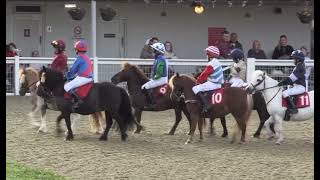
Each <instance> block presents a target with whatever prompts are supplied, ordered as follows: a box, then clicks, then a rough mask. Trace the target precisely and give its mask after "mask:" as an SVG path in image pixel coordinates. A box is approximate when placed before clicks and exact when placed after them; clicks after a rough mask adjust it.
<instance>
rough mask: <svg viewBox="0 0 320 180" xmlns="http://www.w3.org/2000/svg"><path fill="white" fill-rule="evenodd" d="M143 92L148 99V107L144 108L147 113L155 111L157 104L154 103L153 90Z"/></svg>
mask: <svg viewBox="0 0 320 180" xmlns="http://www.w3.org/2000/svg"><path fill="white" fill-rule="evenodd" d="M143 92H144V93H145V94H146V97H147V103H148V105H147V106H145V107H143V109H144V110H146V111H153V110H155V108H156V107H155V106H156V103H155V102H154V99H153V96H152V89H143Z"/></svg>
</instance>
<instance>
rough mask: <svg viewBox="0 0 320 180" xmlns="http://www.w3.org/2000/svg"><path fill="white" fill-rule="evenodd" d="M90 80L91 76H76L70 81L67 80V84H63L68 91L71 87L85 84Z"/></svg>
mask: <svg viewBox="0 0 320 180" xmlns="http://www.w3.org/2000/svg"><path fill="white" fill-rule="evenodd" d="M92 81H93V79H92V78H86V77H81V76H77V77H76V78H74V79H73V80H72V81H70V82H68V83H67V84H65V85H64V90H65V91H66V92H69V91H70V90H71V89H74V88H77V87H80V86H82V85H85V84H87V83H89V82H92Z"/></svg>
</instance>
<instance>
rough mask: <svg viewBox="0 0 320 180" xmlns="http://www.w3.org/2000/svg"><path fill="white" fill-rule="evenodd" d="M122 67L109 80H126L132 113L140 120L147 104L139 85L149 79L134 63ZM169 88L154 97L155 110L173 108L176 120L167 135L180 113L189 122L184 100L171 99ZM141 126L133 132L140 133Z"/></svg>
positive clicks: (175, 125) (177, 120)
mask: <svg viewBox="0 0 320 180" xmlns="http://www.w3.org/2000/svg"><path fill="white" fill-rule="evenodd" d="M122 66H123V68H122V70H121V71H120V72H118V73H117V74H115V75H114V76H113V77H112V78H111V82H112V83H114V84H118V83H120V82H127V86H128V91H129V95H130V99H131V102H132V107H133V108H134V115H135V117H136V120H137V122H138V123H140V122H141V115H142V111H145V110H144V107H145V106H146V105H147V104H148V102H147V99H146V96H145V94H144V93H143V92H142V90H141V86H142V85H143V84H144V83H146V82H147V81H149V79H148V78H147V76H146V75H145V74H144V73H143V72H142V71H141V70H140V69H139V68H138V67H137V66H135V65H131V64H129V63H127V62H126V63H124V64H123V65H122ZM170 94H171V88H170V87H169V86H168V89H167V91H166V93H165V94H163V95H162V96H161V97H158V98H156V99H155V102H156V104H157V107H156V109H155V111H164V110H168V109H174V112H175V115H176V121H175V123H174V125H173V126H172V128H171V130H170V131H169V132H168V134H169V135H173V134H174V133H175V130H176V128H177V126H178V124H179V122H180V121H181V119H182V115H181V114H182V113H181V112H183V113H184V114H185V116H186V117H187V119H188V121H189V124H190V115H189V112H188V110H187V109H186V105H185V103H184V101H179V102H177V101H172V100H171V99H170ZM140 131H141V128H138V129H137V130H136V131H135V132H136V133H140Z"/></svg>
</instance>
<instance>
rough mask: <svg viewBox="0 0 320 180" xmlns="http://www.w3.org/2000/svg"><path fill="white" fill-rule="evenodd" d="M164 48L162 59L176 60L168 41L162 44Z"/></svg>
mask: <svg viewBox="0 0 320 180" xmlns="http://www.w3.org/2000/svg"><path fill="white" fill-rule="evenodd" d="M164 47H165V49H166V51H165V52H164V57H165V58H166V59H177V58H178V57H177V56H176V54H175V53H174V52H173V46H172V43H171V42H170V41H166V42H165V43H164Z"/></svg>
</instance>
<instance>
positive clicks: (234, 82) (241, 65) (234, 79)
mask: <svg viewBox="0 0 320 180" xmlns="http://www.w3.org/2000/svg"><path fill="white" fill-rule="evenodd" d="M230 56H231V57H232V59H233V61H234V64H233V65H232V66H231V68H230V71H231V73H230V75H229V77H228V80H229V82H230V83H231V87H243V86H246V85H247V84H246V83H245V80H246V68H247V67H246V63H245V62H244V54H243V51H242V50H241V49H237V48H236V49H233V50H232V51H231V53H230Z"/></svg>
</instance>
